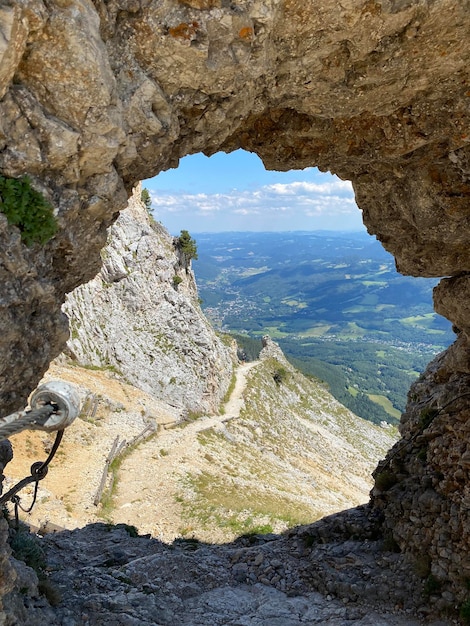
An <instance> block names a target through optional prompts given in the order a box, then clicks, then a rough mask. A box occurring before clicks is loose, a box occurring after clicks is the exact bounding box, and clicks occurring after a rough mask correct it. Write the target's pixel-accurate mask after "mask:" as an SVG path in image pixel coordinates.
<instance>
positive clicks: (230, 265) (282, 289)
mask: <svg viewBox="0 0 470 626" xmlns="http://www.w3.org/2000/svg"><path fill="white" fill-rule="evenodd" d="M198 243H199V249H200V252H199V257H200V258H199V261H198V264H197V267H196V268H195V271H196V278H197V282H198V286H199V291H200V294H201V297H202V298H203V300H204V310H205V312H206V314H207V315H208V316H209V317H210V318H211V319H212V320H213V321H214V323H215V324H218V325H219V327H221V328H222V329H224V330H225V331H227V330H229V331H230V332H231V333H232V334H233V336H234V337H235V338H236V340H237V343H238V345H239V358H241V359H242V360H254V359H257V358H258V354H259V350H260V348H261V344H260V339H261V337H262V336H263V335H264V334H269V335H271V337H272V338H273V339H275V340H276V341H278V343H279V344H280V346H281V348H282V349H283V351H284V353H285V354H286V356H287V357H288V359H289V360H290V361H291V362H292V363H293V364H294V365H295V366H296V367H298V368H300V369H301V370H302V371H303V372H304V373H307V374H310V375H312V376H315V377H316V378H320V379H322V380H324V381H325V382H326V383H327V384H328V386H329V388H330V390H331V393H332V394H333V395H334V396H335V397H336V398H337V399H338V400H339V401H340V402H341V403H343V404H345V405H346V406H347V407H348V408H350V409H351V410H352V411H354V412H355V413H356V414H357V415H360V416H362V417H364V418H366V419H368V420H370V421H373V422H375V423H380V422H382V421H387V422H389V423H396V422H397V420H398V419H399V415H400V414H401V413H402V412H403V410H404V407H405V403H406V395H407V392H408V390H409V388H410V385H411V384H412V382H413V381H414V380H415V379H416V377H417V376H418V375H419V373H420V372H422V371H423V370H424V368H425V367H426V365H427V363H428V362H429V361H430V360H431V359H432V358H433V356H434V355H435V354H437V353H438V352H440V351H441V350H443V349H445V348H446V347H447V346H448V345H449V344H450V343H451V342H452V341H453V339H454V335H453V333H452V331H451V326H450V323H449V322H448V321H447V320H445V319H444V318H442V317H439V316H438V315H436V313H434V311H433V310H432V288H433V286H434V284H435V281H434V280H431V279H416V278H409V277H404V276H400V275H399V274H398V273H397V272H396V270H395V266H394V260H393V258H392V257H391V256H390V255H389V254H388V253H387V252H385V250H384V249H383V248H382V247H381V245H380V244H379V243H378V242H377V241H375V240H373V239H372V238H371V237H369V236H368V235H367V234H366V233H351V234H349V233H348V234H346V233H335V234H334V235H333V234H331V233H325V234H322V233H308V232H299V233H292V232H291V233H217V234H206V233H204V234H199V235H198Z"/></svg>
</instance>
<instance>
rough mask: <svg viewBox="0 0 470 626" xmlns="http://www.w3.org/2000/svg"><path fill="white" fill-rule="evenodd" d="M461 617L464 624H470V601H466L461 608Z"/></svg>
mask: <svg viewBox="0 0 470 626" xmlns="http://www.w3.org/2000/svg"><path fill="white" fill-rule="evenodd" d="M460 617H461V618H462V619H463V621H464V624H470V599H469V600H465V602H464V603H463V604H462V606H461V607H460Z"/></svg>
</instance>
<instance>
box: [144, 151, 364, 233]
mask: <svg viewBox="0 0 470 626" xmlns="http://www.w3.org/2000/svg"><path fill="white" fill-rule="evenodd" d="M142 185H143V187H145V188H146V189H148V191H149V193H150V196H151V199H152V207H151V212H152V214H153V216H154V218H155V219H156V220H157V221H160V222H161V223H162V224H163V225H164V226H165V227H166V228H167V229H168V230H169V231H170V232H171V233H175V232H180V231H181V230H188V231H192V232H199V233H207V234H209V233H218V232H291V231H292V232H298V231H305V232H314V231H332V232H334V231H338V232H361V231H364V232H365V226H364V224H363V223H362V212H361V210H360V209H359V208H358V207H357V205H356V203H355V199H354V191H353V188H352V184H351V182H350V181H345V180H341V179H340V178H338V177H337V176H335V175H333V174H330V173H322V172H320V171H319V170H318V169H317V168H314V167H311V168H306V169H304V170H289V171H287V172H278V171H274V170H266V169H265V168H264V165H263V163H262V161H261V159H260V158H259V157H258V156H257V155H255V154H253V153H250V152H246V151H244V150H236V151H234V152H232V153H230V154H225V153H223V152H218V153H216V154H214V155H213V156H211V157H206V156H205V155H203V154H202V153H198V154H195V155H189V156H186V157H184V158H182V159H181V160H180V163H179V166H178V167H177V168H172V169H169V170H166V171H164V172H161V173H160V174H158V176H155V177H154V178H150V179H147V180H144V181H142Z"/></svg>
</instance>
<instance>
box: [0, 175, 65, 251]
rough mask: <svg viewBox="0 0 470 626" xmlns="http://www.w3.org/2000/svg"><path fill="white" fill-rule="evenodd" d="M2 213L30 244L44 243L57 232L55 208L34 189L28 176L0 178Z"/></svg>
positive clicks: (0, 205) (28, 244) (0, 208)
mask: <svg viewBox="0 0 470 626" xmlns="http://www.w3.org/2000/svg"><path fill="white" fill-rule="evenodd" d="M0 211H1V212H2V213H4V214H5V216H6V218H7V220H8V223H9V224H12V225H14V226H17V227H18V228H19V230H20V232H21V239H22V241H23V242H24V243H25V244H26V245H27V246H31V245H32V244H34V243H40V244H45V243H46V242H47V241H49V239H51V237H53V236H54V235H55V233H56V232H57V220H56V218H55V217H54V211H53V208H52V206H51V205H50V204H49V202H47V200H46V199H45V198H44V197H43V195H42V194H40V193H39V192H38V191H36V190H35V189H33V187H32V186H31V180H30V179H29V178H28V177H27V176H22V177H21V178H7V177H5V176H0Z"/></svg>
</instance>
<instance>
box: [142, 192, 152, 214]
mask: <svg viewBox="0 0 470 626" xmlns="http://www.w3.org/2000/svg"><path fill="white" fill-rule="evenodd" d="M140 200H141V201H142V204H144V205H145V208H146V209H147V211H149V212H150V211H151V210H152V198H151V196H150V193H149V190H148V189H146V188H145V187H144V188H143V189H142V191H141V193H140Z"/></svg>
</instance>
